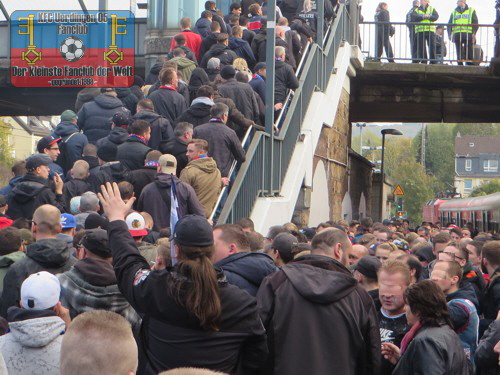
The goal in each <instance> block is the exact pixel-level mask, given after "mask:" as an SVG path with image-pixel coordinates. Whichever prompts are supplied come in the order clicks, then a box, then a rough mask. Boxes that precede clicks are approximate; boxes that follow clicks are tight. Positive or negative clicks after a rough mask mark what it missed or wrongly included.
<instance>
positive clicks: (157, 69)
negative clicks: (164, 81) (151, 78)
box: [149, 62, 163, 74]
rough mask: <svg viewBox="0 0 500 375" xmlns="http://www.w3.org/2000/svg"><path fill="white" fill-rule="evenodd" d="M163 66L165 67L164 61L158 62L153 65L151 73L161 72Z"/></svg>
mask: <svg viewBox="0 0 500 375" xmlns="http://www.w3.org/2000/svg"><path fill="white" fill-rule="evenodd" d="M162 67H163V63H161V62H158V63H156V64H154V65H153V67H152V68H151V70H150V71H149V72H150V73H151V74H158V73H160V70H161V68H162Z"/></svg>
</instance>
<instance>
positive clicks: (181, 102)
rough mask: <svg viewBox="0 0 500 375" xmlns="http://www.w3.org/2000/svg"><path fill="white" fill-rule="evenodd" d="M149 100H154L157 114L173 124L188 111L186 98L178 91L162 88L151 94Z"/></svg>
mask: <svg viewBox="0 0 500 375" xmlns="http://www.w3.org/2000/svg"><path fill="white" fill-rule="evenodd" d="M188 96H189V94H188ZM149 99H151V100H152V102H153V106H154V109H155V111H156V113H158V114H160V115H162V116H163V117H165V118H166V119H167V120H168V121H170V123H171V124H172V123H173V122H174V121H175V119H176V118H177V117H179V116H180V115H181V114H182V112H184V111H185V110H186V109H187V104H186V100H185V98H184V96H182V95H181V94H180V93H179V92H177V90H170V89H162V88H160V89H158V90H156V91H154V92H153V93H152V94H150V95H149Z"/></svg>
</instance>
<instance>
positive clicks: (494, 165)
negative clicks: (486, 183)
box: [483, 159, 498, 172]
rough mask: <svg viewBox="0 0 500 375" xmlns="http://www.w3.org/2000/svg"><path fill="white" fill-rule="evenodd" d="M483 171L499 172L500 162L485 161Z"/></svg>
mask: <svg viewBox="0 0 500 375" xmlns="http://www.w3.org/2000/svg"><path fill="white" fill-rule="evenodd" d="M483 169H484V171H485V172H498V160H493V159H490V160H484V161H483Z"/></svg>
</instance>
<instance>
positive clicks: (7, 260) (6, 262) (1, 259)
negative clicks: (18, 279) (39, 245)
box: [0, 251, 26, 268]
mask: <svg viewBox="0 0 500 375" xmlns="http://www.w3.org/2000/svg"><path fill="white" fill-rule="evenodd" d="M25 256H26V254H24V253H23V252H22V251H14V252H13V253H10V254H7V255H2V256H0V268H7V267H10V266H11V265H12V264H14V263H15V262H17V261H18V260H21V259H23V258H24V257H25Z"/></svg>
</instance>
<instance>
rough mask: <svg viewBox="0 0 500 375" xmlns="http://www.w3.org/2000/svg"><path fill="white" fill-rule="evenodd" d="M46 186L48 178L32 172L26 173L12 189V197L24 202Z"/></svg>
mask: <svg viewBox="0 0 500 375" xmlns="http://www.w3.org/2000/svg"><path fill="white" fill-rule="evenodd" d="M46 187H48V180H46V179H45V178H43V177H38V176H36V175H34V174H33V173H27V174H26V175H25V176H24V178H23V179H22V180H21V181H20V182H19V183H18V184H17V185H16V186H14V188H13V189H12V194H13V197H14V198H13V199H14V200H16V201H18V202H20V203H26V202H28V201H29V200H31V199H33V198H34V197H35V195H37V194H38V193H39V192H40V190H42V189H45V188H46Z"/></svg>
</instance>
